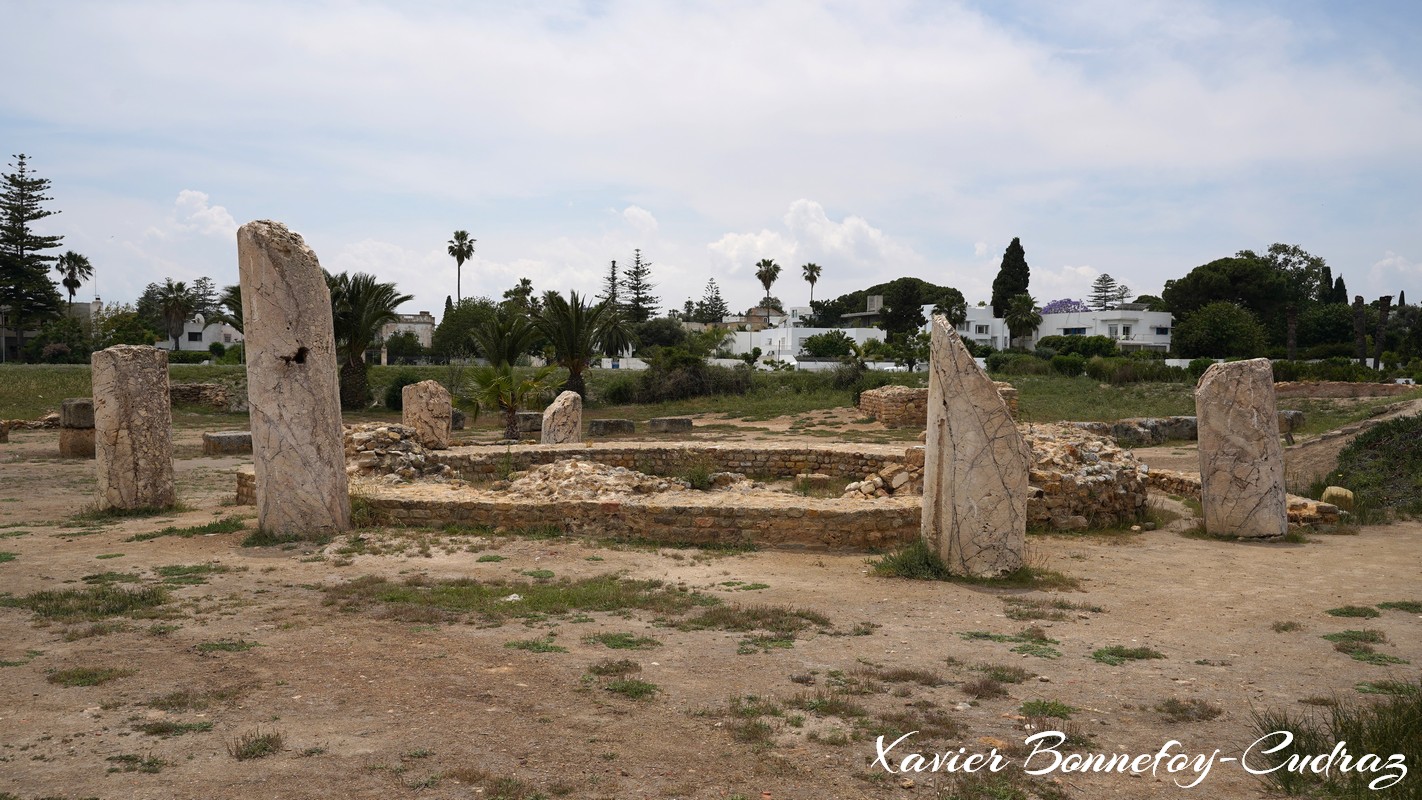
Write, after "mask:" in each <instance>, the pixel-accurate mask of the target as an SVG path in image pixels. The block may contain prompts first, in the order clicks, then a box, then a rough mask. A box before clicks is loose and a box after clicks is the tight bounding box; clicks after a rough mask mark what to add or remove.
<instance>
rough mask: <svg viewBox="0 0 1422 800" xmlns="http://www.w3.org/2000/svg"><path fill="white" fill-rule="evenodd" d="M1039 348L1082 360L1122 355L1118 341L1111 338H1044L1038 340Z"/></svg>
mask: <svg viewBox="0 0 1422 800" xmlns="http://www.w3.org/2000/svg"><path fill="white" fill-rule="evenodd" d="M1037 346H1038V347H1048V348H1051V349H1052V350H1055V351H1056V352H1057V354H1058V355H1064V356H1070V355H1077V356H1081V357H1082V358H1091V357H1092V356H1101V357H1102V358H1110V357H1111V356H1116V355H1120V354H1121V351H1120V349H1119V348H1118V347H1117V346H1116V340H1115V339H1112V338H1111V337H1109V336H1043V337H1042V338H1040V339H1038V340H1037Z"/></svg>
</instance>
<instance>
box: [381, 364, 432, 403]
mask: <svg viewBox="0 0 1422 800" xmlns="http://www.w3.org/2000/svg"><path fill="white" fill-rule="evenodd" d="M422 380H424V378H422V377H420V373H418V372H416V371H414V370H412V369H402V370H400V371H399V372H396V373H395V377H394V378H391V380H390V383H389V384H388V385H387V386H386V387H385V407H386V408H388V409H390V410H391V411H403V410H405V401H404V393H403V392H402V391H401V390H403V389H404V388H405V387H406V386H409V385H410V384H412V383H419V382H420V381H422Z"/></svg>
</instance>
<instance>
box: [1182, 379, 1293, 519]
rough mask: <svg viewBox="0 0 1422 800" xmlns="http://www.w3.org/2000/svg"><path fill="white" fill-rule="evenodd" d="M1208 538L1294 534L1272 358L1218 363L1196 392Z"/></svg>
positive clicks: (1202, 497)
mask: <svg viewBox="0 0 1422 800" xmlns="http://www.w3.org/2000/svg"><path fill="white" fill-rule="evenodd" d="M1195 416H1196V418H1197V419H1198V422H1197V425H1198V427H1199V448H1200V505H1201V506H1202V507H1203V508H1204V512H1205V532H1206V533H1209V534H1211V535H1214V536H1237V537H1239V538H1241V539H1273V538H1278V537H1282V536H1283V535H1284V534H1285V533H1288V530H1289V518H1288V497H1287V495H1286V494H1285V492H1284V450H1283V448H1282V447H1280V446H1279V416H1278V411H1277V408H1276V404H1275V398H1274V373H1273V370H1272V369H1271V368H1270V366H1269V359H1267V358H1256V359H1252V360H1250V361H1235V362H1231V363H1228V364H1215V365H1214V366H1212V367H1210V368H1209V369H1207V370H1205V374H1204V375H1202V376H1200V383H1199V385H1197V386H1196V387H1195Z"/></svg>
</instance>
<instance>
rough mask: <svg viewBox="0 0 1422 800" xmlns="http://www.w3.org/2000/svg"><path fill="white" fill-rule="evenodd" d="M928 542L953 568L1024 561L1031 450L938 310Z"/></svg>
mask: <svg viewBox="0 0 1422 800" xmlns="http://www.w3.org/2000/svg"><path fill="white" fill-rule="evenodd" d="M924 444H925V453H924V472H923V522H922V527H921V535H922V537H923V541H924V543H925V544H927V545H928V546H929V547H930V548H931V549H932V550H934V551H935V552H937V553H938V555H939V556H940V557H941V558H942V559H943V563H944V564H945V565H947V567H948V571H949V572H951V573H952V574H954V575H971V576H975V577H996V576H1000V575H1006V574H1008V573H1010V572H1013V571H1015V570H1017V569H1020V568H1021V567H1022V564H1023V551H1024V549H1025V548H1026V540H1027V494H1028V487H1027V471H1028V468H1029V467H1030V465H1031V463H1032V451H1031V448H1030V447H1029V446H1028V444H1027V441H1026V440H1025V439H1023V438H1022V434H1021V433H1019V432H1018V430H1017V425H1016V424H1015V423H1014V422H1013V421H1012V415H1011V414H1010V413H1009V412H1008V408H1007V403H1006V402H1004V401H1003V399H1002V397H1001V395H999V394H998V391H997V387H996V386H994V385H993V382H992V380H991V379H990V378H988V376H987V375H986V374H985V373H984V372H983V371H982V370H981V369H980V368H979V367H978V365H977V363H976V362H974V361H973V357H972V355H970V354H969V353H968V350H967V348H966V347H964V346H963V342H962V340H961V339H959V338H958V332H957V331H956V330H954V329H953V326H952V325H949V324H948V322H947V320H945V319H944V318H943V317H941V316H937V315H935V316H934V317H933V325H932V344H931V346H930V357H929V378H928V433H927V438H926V440H925V443H924Z"/></svg>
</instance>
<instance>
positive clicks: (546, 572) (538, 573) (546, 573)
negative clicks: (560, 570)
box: [520, 569, 553, 581]
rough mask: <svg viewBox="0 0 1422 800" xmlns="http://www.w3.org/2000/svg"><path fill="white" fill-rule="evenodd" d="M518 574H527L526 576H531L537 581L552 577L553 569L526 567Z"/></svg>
mask: <svg viewBox="0 0 1422 800" xmlns="http://www.w3.org/2000/svg"><path fill="white" fill-rule="evenodd" d="M520 574H522V575H527V576H528V577H530V578H533V579H534V580H537V581H546V580H549V579H551V578H552V577H553V570H551V569H526V570H524V571H523V572H522V573H520Z"/></svg>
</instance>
